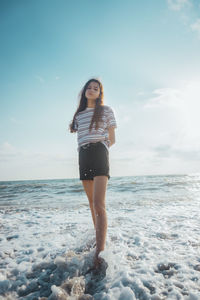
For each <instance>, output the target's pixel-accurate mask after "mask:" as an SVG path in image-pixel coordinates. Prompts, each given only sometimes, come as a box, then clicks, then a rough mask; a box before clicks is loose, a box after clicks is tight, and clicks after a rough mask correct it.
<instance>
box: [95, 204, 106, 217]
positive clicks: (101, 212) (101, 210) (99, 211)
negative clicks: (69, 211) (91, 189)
mask: <svg viewBox="0 0 200 300" xmlns="http://www.w3.org/2000/svg"><path fill="white" fill-rule="evenodd" d="M94 211H95V214H96V215H98V216H102V215H104V214H105V212H106V208H105V205H103V204H102V205H100V204H96V205H95V203H94Z"/></svg>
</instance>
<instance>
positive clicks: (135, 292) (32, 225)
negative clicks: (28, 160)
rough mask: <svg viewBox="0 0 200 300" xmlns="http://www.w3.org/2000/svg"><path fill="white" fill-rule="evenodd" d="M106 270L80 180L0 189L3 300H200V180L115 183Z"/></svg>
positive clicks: (111, 184) (7, 184) (109, 196)
mask: <svg viewBox="0 0 200 300" xmlns="http://www.w3.org/2000/svg"><path fill="white" fill-rule="evenodd" d="M106 211H107V218H108V229H107V237H106V245H105V249H104V251H102V252H101V253H100V256H101V257H102V260H103V264H102V266H101V268H100V269H99V271H98V272H96V271H95V272H94V270H92V269H91V266H92V261H93V256H94V253H95V241H96V239H95V230H94V226H93V222H92V217H91V212H90V208H89V203H88V199H87V196H86V194H85V192H84V189H83V186H82V182H81V181H80V180H79V179H76V178H75V179H56V180H24V181H2V182H0V300H1V299H8V300H13V299H24V300H34V299H40V300H45V299H50V300H54V299H58V300H64V299H68V300H84V299H85V300H89V299H95V300H99V299H101V300H132V299H140V300H150V299H151V300H163V299H170V300H172V299H178V300H179V299H180V300H181V299H184V300H200V174H185V175H160V176H158V175H156V176H149V175H148V176H124V177H111V178H110V180H109V181H108V186H107V191H106Z"/></svg>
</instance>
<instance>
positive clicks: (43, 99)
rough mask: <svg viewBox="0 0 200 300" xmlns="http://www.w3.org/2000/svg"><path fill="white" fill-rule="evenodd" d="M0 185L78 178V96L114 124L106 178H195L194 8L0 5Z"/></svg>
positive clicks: (199, 26)
mask: <svg viewBox="0 0 200 300" xmlns="http://www.w3.org/2000/svg"><path fill="white" fill-rule="evenodd" d="M0 43H1V47H0V119H1V123H0V132H1V134H0V180H21V179H22V180H23V179H48V178H78V176H79V173H78V164H77V163H78V153H77V140H76V138H77V137H76V134H71V133H69V131H68V124H69V123H70V121H71V119H72V117H73V114H74V112H75V110H76V108H77V104H78V93H79V92H80V90H81V88H82V87H83V85H84V84H85V82H86V81H87V80H88V79H90V78H91V77H93V76H95V77H99V78H100V79H101V80H102V83H103V85H104V92H105V104H107V105H110V106H111V107H112V108H113V109H114V111H115V115H116V120H117V124H118V128H117V129H116V144H115V145H113V146H112V147H111V148H110V166H111V176H125V175H146V174H182V173H193V172H199V171H200V170H199V168H200V163H199V161H200V139H199V138H200V134H199V130H198V128H199V126H200V121H199V116H198V113H197V112H198V111H199V109H200V105H199V99H200V88H199V82H200V81H199V80H200V56H199V53H200V3H199V1H192V0H169V1H167V0H160V1H144V0H140V1H133V0H125V1H119V0H115V1H114V0H110V1H109V0H106V1H105V0H103V1H89V0H84V1H82V0H77V1H68V0H65V1H63V0H59V1H56V0H54V1H53V0H43V1H39V0H28V1H27V0H18V1H14V0H0Z"/></svg>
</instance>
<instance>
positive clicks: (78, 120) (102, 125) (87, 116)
mask: <svg viewBox="0 0 200 300" xmlns="http://www.w3.org/2000/svg"><path fill="white" fill-rule="evenodd" d="M93 113H94V108H89V107H87V108H86V109H85V110H83V111H81V112H79V113H78V114H77V115H76V117H75V123H74V124H75V130H76V131H78V134H77V142H78V148H77V151H79V150H80V147H81V146H83V145H85V144H88V143H96V142H102V143H103V144H104V145H105V147H106V148H107V150H109V133H108V129H109V128H110V127H114V128H117V123H116V119H115V114H114V111H113V109H112V108H111V107H110V106H108V105H104V111H103V116H102V121H100V122H99V128H98V129H97V130H96V129H95V123H93V126H92V130H91V131H90V132H89V126H90V123H91V120H92V116H93Z"/></svg>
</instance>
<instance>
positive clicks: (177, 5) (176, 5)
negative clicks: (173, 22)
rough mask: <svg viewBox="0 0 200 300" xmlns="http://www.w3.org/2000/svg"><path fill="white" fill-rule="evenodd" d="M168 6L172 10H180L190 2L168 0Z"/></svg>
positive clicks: (186, 0) (185, 0) (187, 0)
mask: <svg viewBox="0 0 200 300" xmlns="http://www.w3.org/2000/svg"><path fill="white" fill-rule="evenodd" d="M167 3H168V7H169V8H170V9H171V10H176V11H180V10H181V9H183V8H184V7H185V6H186V5H188V4H190V1H189V0H167Z"/></svg>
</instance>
